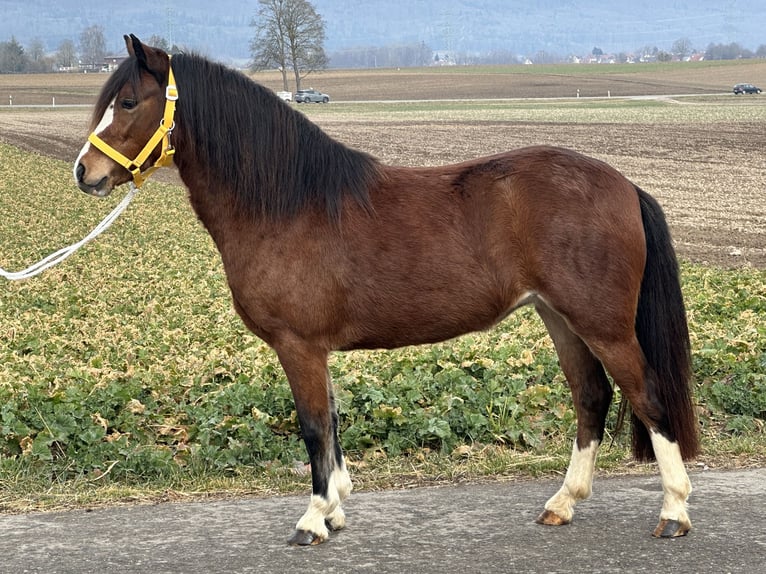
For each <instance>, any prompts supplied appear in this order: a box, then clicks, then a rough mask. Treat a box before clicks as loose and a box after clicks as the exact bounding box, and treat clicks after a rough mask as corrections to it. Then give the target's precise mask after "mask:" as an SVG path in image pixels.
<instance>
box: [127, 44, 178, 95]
mask: <svg viewBox="0 0 766 574" xmlns="http://www.w3.org/2000/svg"><path fill="white" fill-rule="evenodd" d="M124 38H125V45H126V46H127V48H128V54H130V55H131V56H133V57H135V58H136V60H138V64H139V65H140V66H141V67H142V68H144V69H145V70H146V71H147V72H149V73H150V74H152V75H153V76H154V77H156V78H157V82H158V83H160V84H162V82H163V78H164V77H165V75H166V74H167V67H168V56H167V54H165V52H163V51H162V50H160V49H158V48H152V47H150V46H144V45H143V43H141V40H139V39H138V38H137V37H136V36H134V35H133V34H131V35H130V36H124Z"/></svg>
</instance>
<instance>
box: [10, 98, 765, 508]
mask: <svg viewBox="0 0 766 574" xmlns="http://www.w3.org/2000/svg"><path fill="white" fill-rule="evenodd" d="M355 105H361V104H355ZM589 105H596V106H598V105H603V107H602V108H599V113H609V112H608V111H609V110H615V111H614V112H613V113H615V114H620V117H621V118H623V120H624V117H623V116H624V114H626V113H629V112H630V110H631V109H634V108H630V107H620V104H618V103H615V102H610V101H607V102H604V103H603V104H601V103H595V104H589ZM646 105H651V106H654V107H653V109H654V110H656V109H657V107H658V104H656V103H654V104H646ZM477 106H478V109H480V110H481V112H482V114H481V115H482V116H484V115H486V113H487V112H488V111H491V109H493V106H488V105H485V104H477ZM612 106H616V107H612ZM662 106H663V107H662V108H661V109H663V110H664V109H666V108H665V107H664V106H665V104H662ZM435 107H438V106H435ZM562 107H563V109H564V110H565V111H566V113H567V114H569V116H570V118H571V117H572V114H574V113H576V114H580V115H576V116H575V117H574V118H573V119H572V121H578V122H581V121H587V117H588V116H587V113H590V112H589V108H588V106H585V107H580V104H579V102H574V103H568V104H567V103H565V104H562V105H560V104H553V105H550V106H549V109H548V112H549V113H550V114H553V115H556V114H558V113H559V111H560V109H561V108H562ZM641 107H642V106H636V108H637V109H639V110H640V109H641ZM342 109H343V108H342V107H341V106H338V107H334V106H332V107H327V108H322V107H321V106H317V107H314V108H312V113H315V112H314V110H319V112H318V113H332V114H338V117H339V118H341V119H342ZM391 109H394V108H390V107H389V106H388V105H381V106H380V107H378V108H374V107H371V108H370V109H369V110H370V111H369V113H370V114H380V116H381V117H382V116H385V115H388V114H390V111H391ZM440 109H441V108H440ZM667 109H668V110H673V112H672V113H675V110H677V109H678V106H671V105H668V106H667ZM734 109H735V111H731V112H726V113H729V114H734V115H735V116H736V117H738V118H739V121H745V120H742V118H743V117H749V116H742V115H741V114H749V113H751V111H750V109H749V108H745V107H744V106H743V107H741V108H739V107H736V106H735V108H734ZM325 110H327V111H325ZM498 110H500V112H501V113H505V114H508V113H509V114H524V113H527V112H525V109H524V107H523V106H521V105H519V106H516V105H511V106H505V107H503V106H500V107H498ZM604 110H607V112H604ZM468 111H470V110H468ZM527 111H528V112H529V113H530V114H532V115H533V116H532V117H533V118H538V120H539V118H540V117H542V114H543V111H542V110H540V114H541V115H539V116H538V115H536V114H537V113H538V110H537V107H536V106H532V107H531V108H528V109H527ZM708 111H709V110H707V109H706V110H705V113H707V112H708ZM466 112H467V111H466V109H465V108H464V107H455V108H452V109H448V110H447V112H445V113H450V114H452V116H453V117H454V116H455V115H456V114H464V113H466ZM401 113H403V114H410V116H407V117H410V118H411V117H415V116H418V115H419V114H423V118H424V119H423V121H427V118H429V117H430V118H431V120H430V121H438V113H434V110H433V109H432V108H431V107H430V106H424V107H420V108H416V109H414V110H413V109H409V110H406V111H402V112H401ZM669 113H671V112H669ZM697 113H699V111H698V112H697ZM763 113H764V112H763V110H759V111H756V112H755V114H756V115H757V114H763ZM737 114H740V115H737ZM355 117H356V116H355ZM514 117H516V116H514ZM615 117H616V115H615ZM758 117H762V116H758ZM531 121H537V120H534V119H533V120H531ZM636 121H639V119H637V120H636ZM118 196H119V194H117V197H113V198H109V199H107V200H95V199H93V198H90V197H86V196H84V195H83V194H80V193H79V192H77V191H75V190H74V189H73V186H72V184H71V173H70V166H69V165H68V164H67V163H64V162H60V161H55V160H52V159H49V158H45V157H40V156H37V155H34V154H29V153H26V152H22V151H20V150H19V149H17V148H15V147H13V146H8V145H2V144H0V228H1V229H2V233H0V257H1V258H2V259H0V266H2V267H4V268H7V269H12V270H15V269H17V268H18V267H21V266H25V265H26V264H28V263H29V262H30V261H33V260H36V259H37V258H39V257H40V256H42V255H45V254H47V253H49V252H51V251H52V250H54V249H55V248H58V247H60V246H61V245H63V244H67V243H71V242H72V241H74V240H76V239H79V238H80V237H81V236H82V235H84V234H85V233H86V232H87V231H89V230H90V229H91V228H92V227H93V226H94V225H95V224H96V223H97V222H98V221H100V219H101V217H102V216H103V215H104V214H105V213H107V212H108V211H109V210H110V209H111V207H112V206H113V204H114V203H116V202H117V201H118V200H119V197H118ZM682 271H683V281H684V284H683V288H684V293H685V297H686V300H687V305H688V311H689V319H690V325H691V331H692V346H693V354H694V360H695V363H694V368H695V374H696V387H697V388H696V391H697V392H696V400H697V402H698V405H699V414H700V421H701V423H702V431H703V444H704V454H703V456H702V457H700V463H701V464H709V465H711V466H742V465H750V464H763V463H764V462H765V461H766V446H765V444H766V441H764V440H763V434H764V423H763V420H764V418H765V417H766V377H765V376H764V374H763V373H764V372H766V328H765V327H764V326H763V322H762V317H763V316H764V315H765V314H766V271H764V270H759V269H739V270H728V271H727V270H721V269H716V268H712V267H705V266H700V265H693V264H690V263H685V264H684V265H683V269H682ZM330 370H331V373H332V375H333V378H334V380H335V382H336V386H337V398H338V405H339V411H340V414H341V421H342V427H341V440H342V441H343V444H344V447H345V449H346V451H347V453H348V455H349V466H350V467H351V468H352V474H353V476H354V480H355V483H356V486H357V487H358V488H363V489H378V488H390V487H400V486H404V485H411V484H428V483H431V482H435V481H456V480H478V479H482V478H486V477H498V476H503V477H518V476H530V475H532V476H537V475H543V474H550V473H560V472H561V471H562V470H563V469H565V467H566V463H567V460H568V456H569V452H570V449H571V442H570V441H571V439H572V437H573V435H574V428H575V419H574V413H573V411H572V407H571V400H570V397H569V393H568V390H567V389H566V386H565V384H564V383H565V381H564V379H563V377H562V375H561V373H560V371H559V369H558V366H557V363H556V358H555V354H554V351H553V348H552V345H551V343H550V341H549V339H548V338H547V337H546V336H545V332H544V329H543V326H542V324H541V322H540V321H539V320H538V319H537V317H536V316H535V315H534V313H532V312H531V311H530V310H522V311H520V312H518V313H516V314H514V315H513V316H512V317H510V318H509V319H508V320H507V321H505V322H504V323H503V324H502V325H501V326H500V327H498V328H497V329H494V330H492V331H490V332H488V333H480V334H473V335H469V336H466V337H462V338H460V339H458V340H455V341H450V342H447V343H443V344H439V345H432V346H428V347H422V348H405V349H401V350H397V351H392V352H352V353H345V354H337V355H334V357H333V360H332V362H331V365H330ZM615 422H616V421H615V412H614V411H613V412H612V413H611V415H610V419H609V425H608V427H609V431H608V432H609V435H608V440H607V443H609V444H608V445H607V444H605V445H604V448H603V452H602V455H601V457H600V459H599V466H600V468H601V470H602V471H607V472H618V471H624V469H625V468H626V461H628V460H629V455H628V452H627V448H626V437H625V436H624V435H619V436H612V434H611V433H612V432H613V430H614V428H615ZM302 460H305V454H304V451H303V445H302V444H301V442H300V440H299V436H298V428H297V422H296V416H295V412H294V408H293V405H292V400H291V397H290V392H289V388H288V385H287V382H286V380H285V377H284V375H283V373H282V371H281V369H280V367H279V365H278V363H277V361H276V358H275V357H274V355H273V353H272V352H271V351H270V350H269V349H268V348H266V346H265V345H264V344H263V343H261V342H260V341H259V340H258V339H256V338H255V337H253V336H252V335H250V334H249V333H248V332H247V331H246V330H245V328H244V327H243V325H242V324H241V322H240V321H239V319H238V318H237V317H236V316H235V314H234V312H233V311H232V309H231V304H230V301H229V294H228V290H227V287H226V284H225V280H224V276H223V271H222V268H221V265H220V262H219V259H218V255H217V252H216V250H215V247H214V245H213V244H212V241H211V240H210V238H209V237H208V235H207V234H206V233H205V232H204V230H203V229H202V228H201V226H200V225H199V223H198V222H197V221H196V218H195V216H194V215H193V213H192V212H191V208H190V207H189V206H188V203H187V201H186V199H185V191H184V190H182V189H180V188H178V187H176V186H172V185H165V184H161V183H157V182H154V181H153V182H150V183H148V184H147V185H146V187H145V189H144V190H143V191H142V192H141V194H139V196H138V197H137V199H136V200H135V202H134V205H132V206H131V208H130V209H129V210H128V212H127V213H126V214H125V215H124V216H123V217H122V218H121V219H120V220H119V221H118V222H117V223H116V224H115V225H114V226H113V227H112V228H111V229H110V230H109V231H108V232H107V234H105V235H104V236H103V237H102V238H100V239H99V240H98V241H96V242H94V243H92V244H90V245H89V246H87V247H86V248H85V249H84V250H83V251H82V252H80V253H78V254H77V255H75V256H74V257H72V258H71V259H69V260H68V261H67V262H66V263H64V264H63V265H61V266H60V267H57V268H55V269H53V270H50V271H48V272H46V273H45V274H44V275H43V276H41V277H38V278H36V279H33V280H31V281H26V282H21V283H6V284H3V286H2V289H0V510H2V511H6V512H20V511H27V510H32V509H50V508H62V507H69V506H82V505H98V504H104V503H115V502H118V503H122V502H128V503H132V502H136V501H147V500H165V499H189V498H204V497H207V496H229V495H244V494H255V495H272V494H275V493H284V492H295V491H305V490H307V489H308V487H309V484H310V479H309V477H308V475H307V474H306V472H305V468H304V467H303V464H302V463H301V462H300V461H302ZM296 461H298V462H296ZM649 468H650V467H648V466H643V465H641V466H631V467H630V469H631V470H632V471H647V470H648V469H649Z"/></svg>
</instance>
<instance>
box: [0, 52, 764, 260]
mask: <svg viewBox="0 0 766 574" xmlns="http://www.w3.org/2000/svg"><path fill="white" fill-rule="evenodd" d="M744 76H746V78H745V77H744ZM258 77H259V80H260V81H262V82H263V83H265V84H266V85H269V86H270V87H273V88H274V89H278V88H279V85H278V76H277V75H276V74H259V76H258ZM75 78H76V79H77V82H75V83H74V84H73V82H72V76H61V75H57V76H0V104H7V101H3V100H2V98H5V97H7V96H5V95H4V94H7V93H9V92H13V93H14V94H15V96H14V103H15V104H16V105H18V104H20V103H22V100H29V102H28V103H49V101H50V99H51V98H52V97H54V96H55V97H56V102H57V105H60V104H66V103H81V104H82V103H88V104H89V103H91V102H92V101H93V98H94V96H95V94H96V92H97V91H98V89H99V87H100V86H101V84H102V83H103V80H104V78H105V76H104V75H93V76H87V77H86V76H81V77H80V76H77V77H75ZM737 81H750V82H753V83H755V84H758V85H764V87H766V62H759V63H750V64H749V65H747V66H743V65H734V66H730V67H723V68H720V69H719V68H711V69H709V70H707V71H706V72H705V73H704V74H700V73H699V70H697V73H691V72H684V71H683V70H680V71H678V72H676V73H669V74H648V75H642V74H622V75H607V76H604V75H598V74H593V75H587V74H586V75H579V76H577V77H564V76H561V75H551V74H542V75H535V74H528V73H524V74H496V73H487V74H465V73H457V72H455V73H452V72H440V73H436V72H434V73H421V74H416V73H413V72H399V71H395V70H388V71H385V72H383V71H367V72H365V71H360V72H325V73H322V74H321V75H317V76H316V77H312V78H311V82H312V83H313V84H314V85H316V86H317V87H319V88H321V89H322V90H323V91H326V92H328V93H330V94H332V95H333V99H334V100H336V101H337V100H368V99H411V98H418V99H429V98H433V99H440V98H462V97H484V98H509V97H513V98H517V97H519V98H520V97H529V96H534V97H542V96H546V97H548V96H550V97H559V96H572V95H573V94H574V93H575V92H576V90H577V89H579V90H580V93H581V95H582V96H587V95H604V94H605V92H606V91H607V90H609V91H611V93H612V95H613V96H617V95H653V94H654V95H656V94H679V93H692V94H694V93H711V92H713V93H716V92H717V93H723V92H725V91H728V90H730V86H731V85H732V84H733V83H735V82H737ZM381 86H386V90H385V98H383V97H382V96H381V94H382V91H381ZM14 90H15V91H14ZM591 92H592V93H591ZM729 97H731V98H734V96H729ZM746 98H749V99H746ZM761 98H762V99H761ZM738 101H740V102H742V104H741V105H746V106H753V107H759V106H766V95H763V96H743V97H741V98H740V100H738ZM714 102H715V100H713V104H700V103H698V102H691V103H687V104H684V103H678V105H703V106H704V105H715V103H714ZM331 105H332V104H331ZM14 107H16V106H14ZM300 109H302V110H304V111H305V112H306V113H307V114H308V115H310V116H311V117H312V118H313V119H315V121H316V122H317V123H319V124H320V125H321V126H322V127H323V128H324V129H326V130H327V131H328V132H329V133H330V134H332V135H333V136H335V137H337V138H338V139H340V140H341V141H343V142H345V143H347V144H349V145H351V146H353V147H356V148H359V149H363V150H366V151H368V152H370V153H372V154H373V155H376V156H378V157H380V158H381V159H382V160H383V161H385V162H387V163H396V164H405V165H434V164H444V163H451V162H455V161H460V160H464V159H468V158H471V157H476V156H480V155H488V154H491V153H495V152H498V151H503V150H507V149H511V148H515V147H521V146H525V145H531V144H539V143H547V144H554V145H560V146H565V147H570V148H573V149H576V150H578V151H581V152H583V153H586V154H588V155H592V156H595V157H598V158H600V159H603V160H604V161H607V162H608V163H610V164H612V165H613V166H615V167H616V168H617V169H619V170H621V171H622V172H623V173H625V174H626V175H627V176H628V177H629V178H630V179H632V180H633V181H634V182H635V183H637V184H638V185H640V186H641V187H643V188H644V189H645V190H646V191H648V192H650V193H651V194H652V195H654V196H655V197H657V198H658V200H659V201H660V202H661V204H662V205H663V207H664V208H665V211H666V214H667V216H668V219H669V221H670V225H671V229H672V231H673V234H674V237H675V241H676V244H677V248H678V251H679V253H680V254H681V255H682V256H683V257H684V258H687V259H690V260H693V261H697V262H706V263H710V264H714V265H720V266H724V267H742V266H756V267H761V268H766V196H764V189H766V155H764V152H763V149H764V148H763V142H764V135H763V134H764V128H763V122H762V121H759V120H758V121H755V120H754V121H733V122H726V121H721V120H720V119H717V120H715V121H711V122H709V123H708V122H706V121H704V120H702V121H695V122H691V123H678V122H671V123H663V122H653V121H651V120H649V121H646V122H641V123H635V122H631V123H624V124H623V123H620V122H619V121H617V122H615V121H613V120H610V121H608V122H603V123H599V122H596V123H578V122H576V121H572V122H570V121H558V122H548V121H546V122H534V121H499V120H492V119H489V120H484V119H481V117H479V118H478V119H477V117H476V114H471V116H470V117H466V119H461V118H460V117H457V118H455V117H453V118H452V119H448V120H443V119H439V120H433V121H432V120H430V119H428V118H427V117H425V118H424V119H423V120H413V119H411V118H410V119H404V120H401V119H397V114H391V117H390V118H387V119H385V120H381V121H372V122H371V121H369V118H368V117H366V116H364V115H363V114H355V113H354V112H353V108H351V107H350V108H349V113H348V114H335V113H333V114H324V113H316V112H317V111H318V109H319V107H318V106H315V107H313V108H312V107H310V106H309V107H302V108H300ZM88 119H89V110H88V109H84V108H75V109H71V108H58V109H57V110H43V109H36V108H20V107H16V109H13V108H9V107H8V106H7V105H0V140H3V141H5V142H8V143H11V144H13V145H17V146H19V147H22V148H24V149H28V150H32V151H35V152H39V153H42V154H46V155H50V156H54V157H57V158H60V159H63V160H66V161H72V160H73V159H74V157H75V156H76V154H77V152H78V151H79V149H80V147H81V145H82V143H83V142H84V139H85V137H86V135H87V134H86V129H87V123H88ZM166 177H168V176H166ZM171 177H172V175H171Z"/></svg>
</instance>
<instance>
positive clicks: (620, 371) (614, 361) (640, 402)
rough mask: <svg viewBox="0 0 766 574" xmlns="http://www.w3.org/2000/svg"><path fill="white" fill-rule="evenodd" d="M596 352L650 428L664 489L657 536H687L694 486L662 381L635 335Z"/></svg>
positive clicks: (642, 421)
mask: <svg viewBox="0 0 766 574" xmlns="http://www.w3.org/2000/svg"><path fill="white" fill-rule="evenodd" d="M596 352H597V353H598V355H599V357H600V358H601V360H602V362H603V364H604V366H605V367H606V369H607V371H609V374H610V375H612V378H613V379H614V381H615V384H616V385H618V386H619V387H620V390H621V391H622V393H623V394H624V395H625V397H626V398H627V399H628V402H629V403H630V406H631V408H632V409H633V415H634V416H635V417H636V418H637V419H638V420H639V421H640V424H643V425H644V426H645V427H646V428H647V429H649V439H650V440H651V448H652V449H653V454H654V457H655V458H656V459H657V466H658V468H659V470H660V478H661V479H662V490H663V503H662V510H661V511H660V521H659V523H658V525H657V527H656V528H655V530H654V532H653V535H654V536H655V537H661V538H672V537H676V536H684V535H685V534H686V533H687V532H689V530H690V529H691V520H690V519H689V514H688V512H687V509H686V500H687V498H688V497H689V494H690V493H691V490H692V488H691V483H690V481H689V476H688V474H687V473H686V467H685V466H684V462H683V458H682V456H681V450H680V448H679V444H678V441H677V440H673V439H672V438H671V437H670V432H669V423H668V417H671V416H673V413H671V412H668V410H667V408H666V406H665V405H663V404H662V402H661V401H660V400H658V398H657V397H656V395H655V394H656V391H655V389H656V387H657V385H658V384H659V382H658V381H657V380H656V378H657V377H656V375H655V374H654V371H653V370H652V369H651V368H649V367H647V366H646V364H645V360H644V354H643V352H642V350H641V347H640V345H639V343H638V341H637V340H636V339H635V338H631V339H629V340H627V341H626V342H624V343H622V344H618V343H614V344H611V345H609V346H606V347H604V348H601V349H598V350H596ZM634 424H637V422H634ZM639 454H640V453H639Z"/></svg>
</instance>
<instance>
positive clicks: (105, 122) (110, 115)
mask: <svg viewBox="0 0 766 574" xmlns="http://www.w3.org/2000/svg"><path fill="white" fill-rule="evenodd" d="M113 119H114V100H112V103H110V104H109V105H108V106H107V107H106V111H105V112H104V115H103V116H102V117H101V121H99V122H98V125H97V126H96V129H95V130H93V131H94V132H95V133H96V134H100V133H101V132H103V131H104V130H105V129H106V128H108V127H109V126H110V125H112V120H113ZM88 150H90V142H89V141H86V142H85V145H84V146H82V149H81V150H80V153H79V154H78V156H77V159H76V160H74V167H73V168H72V175H73V176H74V180H75V182H77V166H78V165H80V159H81V158H82V156H84V155H85V154H86V153H88Z"/></svg>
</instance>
